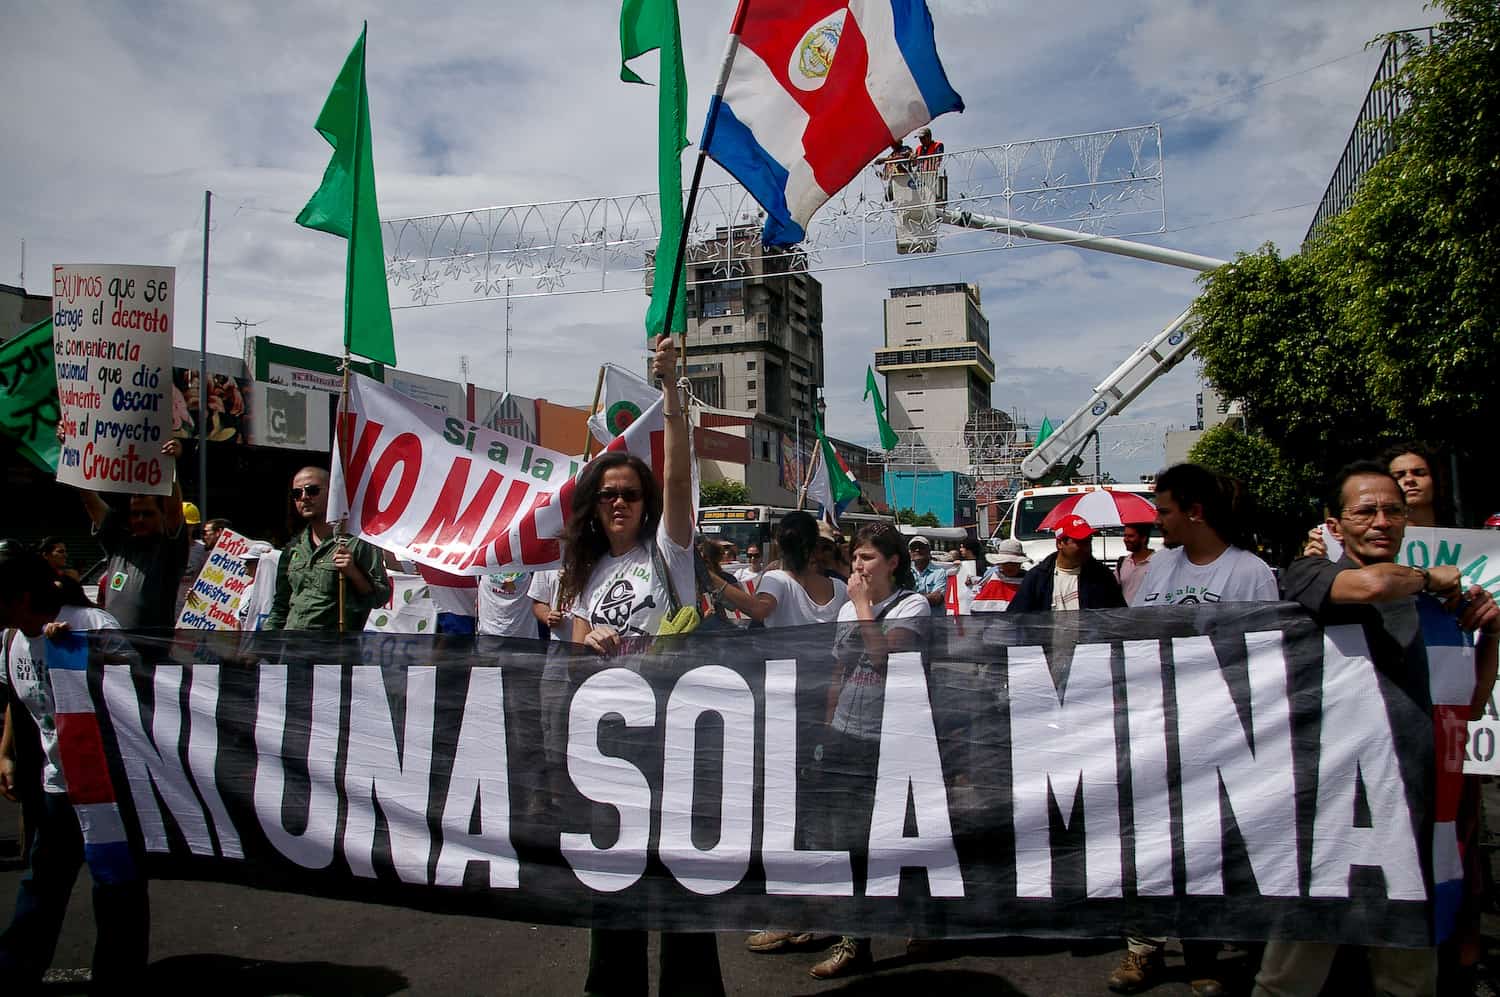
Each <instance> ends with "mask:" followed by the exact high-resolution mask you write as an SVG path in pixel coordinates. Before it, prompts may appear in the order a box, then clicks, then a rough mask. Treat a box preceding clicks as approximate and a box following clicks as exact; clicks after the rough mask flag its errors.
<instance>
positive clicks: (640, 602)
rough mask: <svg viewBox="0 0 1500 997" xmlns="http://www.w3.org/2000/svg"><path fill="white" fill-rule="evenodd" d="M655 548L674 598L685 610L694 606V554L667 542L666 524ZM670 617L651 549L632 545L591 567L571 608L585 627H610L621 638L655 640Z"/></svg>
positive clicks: (665, 595)
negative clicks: (675, 594) (667, 617)
mask: <svg viewBox="0 0 1500 997" xmlns="http://www.w3.org/2000/svg"><path fill="white" fill-rule="evenodd" d="M656 546H657V549H658V550H659V551H660V552H661V559H662V561H663V562H664V563H665V564H666V566H667V570H668V571H670V572H671V573H672V585H673V587H674V588H675V589H676V592H677V598H678V599H679V600H681V602H682V604H683V605H685V606H691V605H694V604H695V603H696V601H697V594H698V589H697V584H696V582H695V580H694V578H693V552H692V551H691V550H689V549H688V548H686V547H680V546H678V545H677V544H675V543H673V542H672V538H671V537H669V536H668V535H667V526H666V523H665V522H662V523H660V524H658V526H657V528H656ZM669 612H671V605H670V601H669V598H668V595H667V585H666V582H665V581H664V580H662V579H660V578H658V577H657V571H656V565H655V564H653V563H652V557H651V548H650V547H649V546H648V545H647V544H644V543H641V544H637V545H636V546H635V547H634V548H632V549H631V550H629V551H626V552H625V553H624V554H621V555H619V556H618V557H616V556H613V555H609V554H606V555H605V556H604V557H602V558H600V559H599V563H598V564H596V565H594V570H593V573H592V574H590V575H589V581H588V584H587V585H585V586H584V588H583V593H582V594H581V595H580V596H579V597H578V601H577V602H576V603H574V606H573V615H574V616H579V617H582V619H583V621H584V622H585V623H587V624H588V625H589V627H591V628H592V627H597V626H611V627H614V628H615V629H616V630H618V631H619V632H620V634H621V636H625V637H654V636H656V633H657V631H658V630H659V629H660V628H661V621H662V619H663V618H665V617H666V615H667V614H668V613H669Z"/></svg>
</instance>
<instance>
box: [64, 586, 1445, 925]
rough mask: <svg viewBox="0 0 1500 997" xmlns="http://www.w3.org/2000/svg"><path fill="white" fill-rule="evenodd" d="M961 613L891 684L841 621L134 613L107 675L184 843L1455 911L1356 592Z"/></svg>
mask: <svg viewBox="0 0 1500 997" xmlns="http://www.w3.org/2000/svg"><path fill="white" fill-rule="evenodd" d="M932 623H933V628H934V633H933V639H932V641H931V642H930V644H928V645H924V646H926V647H929V648H930V650H927V651H906V652H899V653H894V654H891V655H890V657H889V659H888V661H887V663H886V668H885V670H884V672H883V674H882V676H881V679H880V681H879V683H878V684H876V685H874V686H870V685H868V684H867V683H862V682H860V681H859V680H857V679H851V680H850V681H849V682H848V683H847V684H846V683H845V680H844V678H843V677H842V676H844V675H854V674H858V673H860V672H861V671H862V670H863V669H862V668H860V667H859V660H858V659H859V653H860V650H861V648H862V645H860V644H858V643H854V644H849V643H841V644H839V643H836V641H837V640H838V635H839V633H840V630H839V627H838V625H836V624H824V625H819V626H812V627H796V628H786V629H778V630H749V631H736V632H734V633H730V634H706V633H695V634H691V635H689V636H687V637H685V638H680V639H678V640H676V641H673V642H669V643H668V644H666V645H665V646H659V647H658V648H657V649H656V650H655V651H654V652H653V653H651V654H648V655H638V656H626V657H622V658H616V659H603V658H598V657H594V656H591V655H587V654H584V653H581V652H580V651H579V649H577V648H574V647H572V646H563V645H553V647H554V648H556V650H554V651H553V653H552V657H550V658H549V656H548V653H547V649H548V645H546V644H544V643H542V642H538V641H530V640H502V639H498V638H484V637H480V638H468V639H458V638H449V639H445V640H444V641H442V642H436V641H434V640H433V639H432V638H431V637H413V636H405V635H388V634H368V633H367V634H363V635H361V636H360V637H358V638H357V639H350V638H343V639H340V638H335V637H332V636H324V635H315V634H295V633H291V634H285V633H270V634H267V633H261V634H256V635H247V636H246V637H245V639H244V640H243V641H242V642H241V643H240V644H239V645H237V648H236V654H237V655H238V657H237V660H236V662H235V664H234V666H233V667H220V666H218V665H217V664H216V663H214V662H213V661H212V658H211V655H212V653H213V650H212V649H213V647H214V646H215V645H214V644H213V636H212V635H206V634H205V635H201V636H200V637H199V638H198V639H199V641H200V647H199V648H198V649H197V653H196V654H195V655H194V656H193V657H194V658H195V660H196V662H197V663H195V664H191V665H187V666H179V665H177V664H176V663H169V662H164V661H161V659H162V658H163V657H164V656H165V651H166V650H167V649H168V648H170V643H168V642H167V641H164V640H163V641H160V642H159V643H160V644H161V647H157V646H156V644H157V642H156V640H155V638H153V637H152V636H151V635H149V634H139V635H138V634H134V633H132V634H130V635H129V636H130V638H131V640H132V642H133V643H134V644H135V645H136V646H137V647H139V648H140V649H141V654H142V659H143V660H142V661H141V662H140V663H138V664H136V665H134V666H133V667H121V666H118V665H114V664H111V663H109V662H108V661H107V660H105V655H103V654H101V655H99V659H98V660H96V661H93V662H90V664H89V668H90V670H91V671H92V672H93V673H94V674H92V675H91V676H90V681H88V682H87V683H86V684H84V683H79V688H80V689H81V690H86V692H87V694H88V695H89V697H90V698H91V700H92V702H93V704H94V706H95V708H96V709H97V712H98V714H99V717H100V723H99V725H98V727H99V729H100V730H101V731H102V732H103V735H102V743H103V746H104V752H105V754H106V756H107V758H108V763H107V768H108V769H109V775H110V776H111V777H112V781H113V786H114V790H115V793H114V796H115V798H117V799H119V801H120V806H121V811H122V817H121V820H122V822H123V825H124V828H125V831H126V834H127V836H128V838H129V840H130V842H131V844H132V845H133V846H134V849H135V851H136V854H138V855H140V856H142V857H143V859H144V862H145V867H146V873H147V874H148V875H150V876H151V877H153V878H156V877H169V878H171V877H188V878H206V879H215V880H225V881H234V882H244V883H247V884H250V885H253V886H258V887H261V888H273V889H284V890H291V891H297V892H304V893H313V894H318V895H324V896H337V897H347V898H355V899H365V900H371V901H376V902H381V903H393V904H403V905H408V906H413V907H419V908H423V909H429V910H441V911H453V912H459V911H463V912H470V913H482V914H488V915H490V916H496V917H503V918H512V919H518V920H524V921H527V922H530V923H537V922H545V923H555V924H574V925H594V926H597V927H607V928H625V927H629V928H640V929H660V930H674V931H684V930H693V931H710V930H728V929H736V928H740V929H747V928H756V927H759V926H763V925H766V924H793V925H796V926H797V927H798V928H800V929H806V930H816V931H828V932H834V933H838V932H843V933H848V934H855V935H869V934H888V935H916V936H920V937H927V938H936V937H945V936H946V937H958V936H973V935H993V934H994V933H995V932H997V931H1003V932H1005V933H1006V934H1013V935H1035V936H1049V935H1050V936H1058V937H1070V938H1078V937H1098V938H1111V939H1115V938H1118V936H1119V933H1120V931H1121V930H1122V928H1121V925H1128V926H1130V927H1132V929H1134V930H1137V931H1140V932H1142V933H1145V934H1172V935H1178V936H1185V937H1200V938H1201V937H1207V938H1218V939H1267V938H1296V939H1304V940H1318V941H1329V942H1349V943H1358V944H1376V945H1384V946H1389V945H1395V946H1423V945H1427V944H1430V943H1431V937H1432V926H1431V921H1430V917H1431V916H1432V913H1433V903H1432V902H1431V900H1430V894H1431V890H1430V888H1429V886H1430V883H1431V875H1430V871H1429V870H1427V869H1425V868H1424V865H1423V862H1424V860H1423V859H1422V858H1421V856H1422V855H1423V854H1424V851H1425V849H1424V847H1423V846H1422V844H1421V842H1422V838H1423V836H1424V835H1425V834H1427V833H1430V829H1431V826H1432V825H1431V822H1430V813H1429V811H1428V809H1427V807H1428V805H1429V801H1430V799H1431V795H1430V790H1431V785H1432V777H1431V775H1432V767H1433V764H1434V761H1433V745H1432V738H1431V734H1430V730H1431V728H1430V727H1429V726H1428V724H1427V722H1426V718H1425V716H1424V712H1423V710H1422V708H1421V707H1420V706H1419V705H1417V704H1416V703H1415V702H1414V701H1413V700H1412V699H1411V698H1409V695H1408V693H1406V692H1405V691H1403V690H1402V689H1401V688H1400V687H1398V686H1397V685H1395V684H1394V683H1393V682H1392V681H1391V680H1390V679H1389V678H1388V677H1387V676H1386V674H1385V673H1384V672H1383V671H1382V670H1380V669H1378V668H1376V667H1375V666H1374V664H1373V663H1372V661H1371V660H1370V658H1369V656H1368V650H1367V648H1366V645H1365V638H1364V633H1363V631H1362V630H1361V629H1360V628H1359V627H1331V628H1328V629H1327V630H1320V629H1319V628H1318V627H1317V626H1316V625H1315V624H1314V623H1313V622H1312V620H1311V618H1310V617H1309V616H1308V615H1307V614H1306V613H1305V612H1303V611H1302V610H1300V609H1299V608H1297V607H1295V606H1292V605H1289V604H1237V605H1213V606H1209V605H1203V606H1188V607H1168V608H1162V609H1156V610H1151V611H1146V612H1142V611H1127V610H1114V611H1092V612H1080V613H1068V614H1059V615H1049V614H1021V615H1009V614H1007V615H1005V616H998V617H991V618H989V620H988V621H987V622H984V623H983V624H980V625H976V620H975V618H972V617H971V618H970V619H969V620H968V621H960V620H956V619H951V618H950V619H941V620H934V621H932ZM965 625H967V633H964V632H962V631H961V629H960V628H961V627H962V626H965ZM857 632H858V631H857V630H855V631H848V630H847V628H846V633H845V635H846V636H847V635H848V633H854V634H857ZM252 662H253V663H252ZM835 662H837V665H838V667H834V663H835ZM851 688H858V689H860V690H861V693H860V695H859V696H858V697H849V696H846V695H843V693H845V692H846V691H847V690H848V689H851ZM835 701H838V702H839V703H840V706H839V707H838V709H837V710H835V711H833V712H832V715H831V716H830V711H829V709H828V704H829V703H831V702H835ZM860 711H862V715H858V716H856V714H857V713H860ZM69 736H71V735H70V732H69V731H68V729H67V728H66V727H65V726H64V727H63V729H62V738H63V740H64V741H66V740H67V739H68V737H69ZM97 736H98V735H96V737H97ZM61 755H62V758H63V762H64V768H65V770H66V771H65V774H66V776H67V778H68V782H69V785H74V784H75V782H76V783H83V782H85V780H89V779H97V778H98V777H99V773H97V772H93V771H82V770H76V769H69V768H68V766H70V765H73V764H74V763H73V762H72V761H70V759H75V758H78V757H81V754H78V753H73V752H72V751H71V749H70V746H69V745H68V744H66V743H64V744H63V746H62V752H61ZM80 764H81V763H80ZM90 784H93V783H90Z"/></svg>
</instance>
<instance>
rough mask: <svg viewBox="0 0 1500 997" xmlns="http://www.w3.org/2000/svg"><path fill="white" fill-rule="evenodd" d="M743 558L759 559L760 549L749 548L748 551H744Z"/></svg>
mask: <svg viewBox="0 0 1500 997" xmlns="http://www.w3.org/2000/svg"><path fill="white" fill-rule="evenodd" d="M745 556H746V557H760V549H759V548H757V547H751V548H750V549H749V550H747V551H745Z"/></svg>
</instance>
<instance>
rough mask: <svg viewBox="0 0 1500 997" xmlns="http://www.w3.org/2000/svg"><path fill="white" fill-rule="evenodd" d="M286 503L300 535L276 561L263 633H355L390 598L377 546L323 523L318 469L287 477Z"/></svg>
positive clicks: (324, 480) (324, 493)
mask: <svg viewBox="0 0 1500 997" xmlns="http://www.w3.org/2000/svg"><path fill="white" fill-rule="evenodd" d="M291 500H292V512H293V522H294V525H300V526H301V527H302V532H301V533H299V534H297V535H296V536H294V537H293V538H292V540H291V541H290V542H289V543H288V544H287V545H286V549H285V550H283V551H282V552H281V557H280V559H279V560H278V561H277V562H276V589H275V595H273V596H272V597H271V615H270V616H269V617H267V618H266V625H265V627H264V629H266V630H322V631H325V632H333V631H339V632H342V633H359V632H360V631H361V630H363V629H364V628H365V621H366V620H367V619H369V617H370V610H372V609H374V608H375V607H376V606H383V605H385V603H386V600H388V599H390V597H391V584H390V581H389V580H388V578H387V576H386V572H385V560H384V558H383V557H382V556H381V553H380V548H378V547H373V546H371V545H370V544H367V543H365V542H364V541H363V540H361V539H359V538H358V537H351V536H349V535H347V534H344V533H339V532H338V531H337V530H335V529H334V527H333V524H332V523H330V522H328V472H327V471H325V470H323V469H322V468H321V467H304V468H303V469H302V470H300V471H298V472H297V473H296V474H295V475H293V476H292V490H291ZM341 577H342V578H343V579H344V586H343V588H344V592H343V596H342V602H343V611H344V616H343V620H342V621H340V619H339V603H340V601H341V599H340V595H339V579H340V578H341ZM341 624H342V625H341Z"/></svg>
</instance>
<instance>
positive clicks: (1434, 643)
mask: <svg viewBox="0 0 1500 997" xmlns="http://www.w3.org/2000/svg"><path fill="white" fill-rule="evenodd" d="M1417 614H1418V616H1419V617H1420V619H1421V621H1422V640H1423V643H1425V644H1426V645H1427V681H1428V689H1429V691H1430V693H1431V696H1432V726H1433V736H1434V738H1435V739H1436V743H1435V745H1434V746H1435V748H1436V751H1435V752H1434V754H1435V756H1436V761H1437V793H1436V798H1437V802H1436V806H1435V807H1434V811H1435V812H1434V814H1433V824H1432V882H1433V888H1434V892H1435V894H1436V896H1435V897H1434V898H1433V899H1434V903H1433V930H1434V934H1435V937H1436V939H1437V941H1439V942H1442V941H1444V940H1446V939H1447V938H1448V937H1450V936H1451V935H1452V934H1453V933H1454V930H1455V928H1456V926H1457V923H1458V911H1459V907H1460V906H1461V905H1462V903H1463V896H1464V861H1463V860H1464V855H1463V850H1464V847H1465V844H1464V842H1462V841H1460V840H1459V835H1458V809H1459V800H1460V799H1461V798H1462V796H1463V786H1464V745H1465V744H1466V743H1467V742H1468V739H1469V701H1470V700H1471V699H1472V698H1473V696H1474V638H1473V637H1472V636H1471V635H1470V634H1468V633H1466V632H1465V631H1464V630H1462V629H1460V628H1459V625H1458V621H1457V620H1456V619H1454V617H1453V614H1452V613H1449V612H1448V611H1447V610H1445V609H1444V608H1443V605H1442V603H1440V602H1438V600H1436V599H1434V598H1432V597H1431V596H1429V595H1422V596H1418V598H1417Z"/></svg>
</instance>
